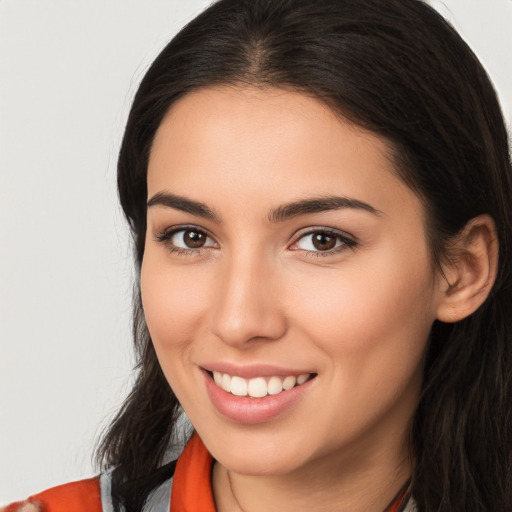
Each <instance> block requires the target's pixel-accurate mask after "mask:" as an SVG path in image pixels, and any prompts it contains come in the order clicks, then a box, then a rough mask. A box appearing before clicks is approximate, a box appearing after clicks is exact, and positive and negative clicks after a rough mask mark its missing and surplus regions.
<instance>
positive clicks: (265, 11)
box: [8, 0, 512, 512]
mask: <svg viewBox="0 0 512 512" xmlns="http://www.w3.org/2000/svg"><path fill="white" fill-rule="evenodd" d="M118 172H119V174H118V184H119V193H120V199H121V204H122V206H123V209H124V212H125V214H126V216H127V219H128V221H129V223H130V226H131V228H132V231H133V234H134V241H135V248H136V262H137V268H138V270H139V275H140V283H139V284H140V287H139V292H138V294H137V297H136V304H135V313H136V315H135V329H134V332H135V338H136V347H137V350H138V354H139V360H140V371H139V376H138V380H137V382H136V384H135V387H134V390H133V392H132V394H131V395H130V397H129V398H128V399H127V401H126V402H125V404H124V406H123V408H122V410H121V411H120V412H119V414H118V416H117V418H116V419H115V421H114V422H113V424H112V425H111V427H110V430H109V431H108V432H107V434H106V436H105V438H104V439H103V442H102V445H101V448H100V452H99V457H100V459H101V461H102V462H103V467H104V470H105V471H104V473H102V475H101V477H100V479H92V480H89V481H84V482H79V483H75V484H69V485H67V486H64V487H60V488H57V489H54V490H50V491H47V492H46V493H43V494H41V495H39V496H36V497H34V498H33V499H32V503H33V505H30V504H26V505H24V506H25V507H28V506H36V505H35V504H36V503H37V502H39V503H41V504H42V505H41V506H43V507H44V506H46V507H47V509H48V510H60V509H59V508H58V507H63V508H65V509H66V510H73V507H76V510H81V509H80V507H85V509H86V510H101V509H102V507H103V510H112V509H114V510H117V509H121V507H124V509H125V510H127V511H138V510H141V509H143V507H144V506H145V507H146V509H147V510H164V509H166V510H168V509H169V499H170V507H171V511H173V512H175V511H182V510H194V511H201V512H203V511H204V512H207V511H213V510H218V511H220V512H224V511H245V512H250V511H253V510H258V511H267V510H280V511H286V510H292V509H293V510H351V511H358V510H360V511H376V512H380V511H382V510H389V511H391V510H409V511H411V510H419V511H450V512H453V511H468V510H471V511H497V510H500V511H501V510H510V509H512V496H511V494H512V493H511V480H512V479H511V475H510V468H511V466H512V457H511V453H512V450H511V433H510V432H511V430H512V429H511V426H512V425H511V419H510V416H511V415H510V412H511V409H512V396H511V394H512V382H511V374H512V361H511V353H512V349H511V341H512V334H511V329H512V320H511V319H512V311H511V310H512V297H511V293H512V292H511V290H512V286H511V284H512V283H511V280H512V277H511V274H510V269H511V268H512V265H511V263H512V256H511V252H510V251H511V237H512V201H511V199H512V184H511V166H510V160H509V149H508V143H507V133H506V130H505V128H504V124H503V119H502V116H501V112H500V109H499V106H498V103H497V100H496V95H495V93H494V90H493V88H492V86H491V84H490V82H489V80H488V78H487V76H486V74H485V72H484V70H483V69H482V67H481V65H480V64H479V62H478V61H477V59H476V58H475V56H474V55H473V54H472V52H471V51H470V50H469V48H468V47H467V46H466V45H465V43H464V42H463V41H462V40H461V39H460V37H459V36H458V35H457V34H456V33H455V32H454V31H453V29H452V28H451V27H450V26H449V25H447V24H446V23H445V22H444V21H443V20H442V18H441V17H440V16H439V15H438V14H437V13H435V11H433V10H432V9H431V8H429V7H428V6H426V5H425V4H423V3H422V2H420V1H418V0H389V1H388V2H380V1H378V0H343V1H340V0H320V1H318V2H309V1H306V0H295V1H291V0H280V1H275V0H258V1H254V0H252V1H248V0H247V1H244V0H237V1H234V0H221V1H219V2H217V3H215V4H213V5H212V6H211V7H210V8H209V9H207V10H206V11H205V12H204V13H203V14H201V15H200V16H198V17H197V18H196V19H195V20H194V21H193V22H191V23H190V24H189V25H188V26H187V27H185V28H184V29H183V30H182V31H181V32H180V34H178V36H177V37H176V38H175V39H174V40H173V41H171V43H170V44H169V45H168V46H167V47H166V48H165V49H164V50H163V52H162V53H161V54H160V56H159V57H158V58H157V59H156V60H155V62H154V63H153V65H152V66H151V68H150V69H149V71H148V73H147V74H146V76H145V78H144V79H143V81H142V83H141V86H140V88H139V91H138V93H137V95H136V97H135V100H134V104H133V107H132V110H131V113H130V117H129V120H128V123H127V127H126V132H125V136H124V141H123V145H122V148H121V152H120V157H119V165H118ZM182 407H183V409H184V411H185V413H186V415H187V417H188V418H189V419H190V421H191V424H192V425H193V427H194V429H195V432H196V433H195V434H194V435H193V436H192V438H191V440H190V441H189V442H188V444H187V446H186V447H185V449H184V451H183V453H182V454H181V455H180V457H179V458H178V460H177V462H176V461H175V454H174V453H173V452H175V451H176V448H177V445H178V443H177V441H176V435H177V434H178V433H179V429H180V426H181V425H182V422H181V421H180V415H181V408H182ZM12 509H15V507H14V506H13V507H12ZM8 510H11V509H9V508H8Z"/></svg>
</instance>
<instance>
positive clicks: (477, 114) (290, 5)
mask: <svg viewBox="0 0 512 512" xmlns="http://www.w3.org/2000/svg"><path fill="white" fill-rule="evenodd" d="M216 85H234V86H240V85H242V86H243V85H248V86H253V87H262V88H265V87H273V88H276V87H277V88H281V89H284V90H292V91H298V92H302V93H304V94H307V95H309V96H312V97H314V98H317V99H318V100H319V101H322V102H324V103H325V104H326V105H328V106H329V107H330V108H331V109H332V110H333V111H335V112H336V113H339V114H340V115H342V116H343V117H344V118H345V119H348V120H349V121H351V122H353V123H355V124H356V125H358V126H360V127H362V128H364V129H366V130H369V131H371V132H373V133H375V134H376V135H378V136H380V137H382V138H383V139H384V140H386V141H387V142H388V143H389V145H390V147H391V148H392V151H393V157H394V162H395V169H396V172H397V174H398V176H399V177H400V178H401V179H402V180H403V181H404V182H405V183H406V184H407V185H408V186H409V187H410V188H411V189H412V190H413V191H414V192H415V193H416V194H417V195H418V196H419V198H420V199H421V201H422V203H423V205H424V207H425V211H426V232H427V238H428V244H429V248H430V253H431V258H432V262H433V264H434V265H436V266H437V267H438V268H439V269H440V268H441V266H442V264H443V261H444V258H445V257H446V255H447V253H448V250H449V247H450V241H452V240H454V239H455V238H456V236H457V234H458V233H460V232H461V230H462V229H463V228H464V226H465V225H466V223H467V222H468V221H469V220H470V219H472V218H474V217H476V216H478V215H480V214H483V213H487V214H489V215H490V216H492V218H493V219H494V221H495V223H496V229H497V235H498V241H499V269H498V275H497V279H496V282H495V284H494V286H493V288H492V291H491V293H490V295H489V297H488V298H487V300H486V301H485V302H484V304H483V305H482V306H481V307H480V308H479V309H478V310H477V311H476V312H475V313H473V314H472V315H470V316H469V317H467V318H465V319H464V320H461V321H459V322H456V323H442V322H439V321H436V322H435V323H434V325H433V328H432V332H431V336H430V340H429V345H428V347H427V359H426V365H425V370H424V378H423V387H422V392H421V396H420V398H419V403H418V406H417V409H416V411H415V415H414V419H413V425H412V429H411V434H410V451H411V457H412V460H413V467H414V472H413V475H412V493H413V496H414V498H415V500H416V502H417V505H418V509H419V511H420V512H468V511H470V512H484V511H485V512H490V511H493V512H494V511H500V512H503V511H511V510H512V490H511V489H512V171H511V161H510V153H509V143H508V137H507V131H506V128H505V125H504V121H503V116H502V113H501V110H500V107H499V104H498V101H497V98H496V93H495V90H494V88H493V86H492V83H491V81H490V79H489V77H488V76H487V74H486V72H485V70H484V69H483V67H482V65H481V64H480V62H479V61H478V59H477V58H476V57H475V55H474V54H473V52H472V51H471V49H470V48H469V47H468V46H467V44H466V43H465V42H464V41H463V40H462V39H461V37H460V36H459V35H458V34H457V32H456V31H455V30H454V29H453V27H452V26H451V25H450V24H449V23H448V22H446V21H445V20H444V19H443V18H442V17H441V16H440V15H439V14H438V13H437V12H436V11H435V10H434V9H432V8H431V7H429V6H428V5H427V4H425V3H424V2H423V1H421V0H315V1H311V0H220V1H217V2H215V3H213V4H212V5H211V6H210V7H209V8H208V9H206V10H205V11H204V12H203V13H201V14H200V15H199V16H197V17H196V18H195V19H194V20H192V21H191V22H190V23H189V24H188V25H186V26H185V27H184V28H183V29H182V30H181V31H180V32H179V33H178V35H176V37H174V39H172V41H171V42H170V43H169V44H168V45H167V46H166V47H165V48H164V49H163V50H162V52H161V53H160V54H159V55H158V57H157V58H156V59H155V61H154V62H153V64H152V65H151V66H150V68H149V70H148V71H147V73H146V75H145V76H144V78H143V80H142V82H141V84H140V87H139V89H138V91H137V93H136V95H135V99H134V101H133V106H132V108H131V111H130V114H129V118H128V121H127V125H126V130H125V133H124V138H123V142H122V146H121V150H120V154H119V161H118V188H119V197H120V201H121V205H122V208H123V210H124V213H125V216H126V218H127V220H128V223H129V226H130V228H131V232H132V235H133V241H134V248H135V261H136V267H137V271H138V272H140V266H141V262H142V259H143V257H144V240H145V233H146V201H147V185H146V174H147V165H148V157H149V153H150V151H151V145H152V141H153V138H154V136H155V132H156V131H157V129H158V127H159V125H160V123H161V122H162V119H163V117H164V116H165V114H166V113H167V112H168V110H169V109H170V108H171V107H172V105H173V104H174V102H176V101H177V100H178V99H179V98H181V97H183V96H184V95H185V94H187V93H189V92H191V91H194V90H197V89H200V88H205V87H211V86H216ZM133 334H134V340H135V349H136V354H137V358H138V359H137V360H138V364H137V368H136V372H137V374H136V375H137V376H136V381H135V384H134V386H133V389H132V391H131V393H130V395H129V396H128V398H127V399H126V401H125V402H124V404H123V405H122V407H121V409H120V410H119V412H118V414H117V416H116V417H115V418H114V420H113V421H112V423H111V425H110V427H109V428H108V430H107V431H106V432H105V434H104V436H103V438H102V440H101V442H100V444H99V449H98V454H97V455H98V460H99V461H100V463H101V465H102V467H103V468H114V469H113V478H114V485H113V492H114V497H115V501H116V503H117V505H118V506H119V505H123V506H124V507H125V509H126V511H127V512H135V511H139V510H141V508H142V505H143V503H144V501H145V500H146V498H147V496H148V494H149V493H150V491H151V490H152V489H153V488H155V487H156V486H157V485H158V484H159V483H161V482H162V481H163V480H165V479H166V478H168V477H169V475H170V474H171V472H172V464H163V462H164V455H165V453H166V451H167V450H168V449H169V446H170V445H171V444H172V439H173V433H174V432H175V430H176V428H177V420H178V417H179V415H180V410H181V408H180V404H179V403H178V401H177V399H176V397H175V395H174V394H173V391H172V389H171V388H170V387H169V384H168V383H167V381H166V379H165V377H164V375H163V373H162V371H161V369H160V366H159V364H158V361H157V358H156V355H155V351H154V349H153V345H152V342H151V339H150V335H149V333H148V330H147V327H146V324H145V320H144V315H143V311H142V307H141V301H140V292H139V288H138V284H137V283H136V286H135V297H134V328H133Z"/></svg>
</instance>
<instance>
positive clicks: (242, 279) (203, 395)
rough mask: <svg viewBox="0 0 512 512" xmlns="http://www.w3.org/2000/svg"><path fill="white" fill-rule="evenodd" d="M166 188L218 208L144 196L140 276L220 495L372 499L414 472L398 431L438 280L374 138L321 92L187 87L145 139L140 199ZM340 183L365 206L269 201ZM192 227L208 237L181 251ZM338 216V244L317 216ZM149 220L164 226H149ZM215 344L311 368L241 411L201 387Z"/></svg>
mask: <svg viewBox="0 0 512 512" xmlns="http://www.w3.org/2000/svg"><path fill="white" fill-rule="evenodd" d="M165 193H172V194H175V195H178V196H180V197H185V198H187V199H190V200H193V201H196V202H200V203H203V204H204V205H206V207H207V208H208V209H209V210H210V211H211V212H213V213H214V214H215V216H216V218H215V219H213V218H206V217H204V216H202V215H198V214H197V212H196V213H190V212H184V211H181V210H180V209H179V208H176V207H171V206H169V205H167V206H166V205H162V204H153V205H152V206H150V207H148V230H147V238H146V248H145V253H144V259H143V264H142V271H141V291H142V299H143V305H144V311H145V315H146V320H147V324H148V328H149V331H150V333H151V337H152V340H153V343H154V346H155V349H156V352H157V356H158V359H159V362H160V364H161V366H162V369H163V371H164V374H165V376H166V378H167V380H168V382H169V384H170V385H171V387H172V388H173V390H174V392H175V393H176V395H177V397H178V399H179V400H180V402H181V404H182V405H183V407H184V409H185V411H186V413H187V415H188V417H189V418H190V420H191V422H192V424H193V425H194V427H195V429H196V430H197V432H198V433H199V435H200V436H201V438H202V440H203V441H204V443H205V445H206V446H207V448H208V449H209V450H210V452H211V453H212V455H213V456H214V458H215V459H216V460H217V461H218V462H217V463H216V465H215V468H214V472H213V489H214V494H215V499H216V503H217V507H218V509H219V510H220V511H231V510H239V508H238V505H237V503H236V501H235V499H234V498H233V493H232V492H231V489H230V487H229V482H228V479H227V472H228V471H229V472H230V476H231V481H232V487H233V491H234V492H235V494H236V500H238V502H239V504H240V505H241V506H242V507H243V509H244V510H245V511H246V512H251V511H254V510H258V511H260V512H264V511H267V510H280V511H287V510H293V511H294V512H297V511H301V510H308V511H309V510H316V511H322V510H330V511H332V504H333V503H336V504H337V509H339V510H351V511H352V512H357V511H366V512H368V511H370V512H371V511H375V512H381V511H382V510H383V508H384V507H385V506H386V505H387V504H388V503H389V502H390V500H391V499H392V498H393V497H394V495H395V494H396V492H397V491H398V490H399V489H400V487H401V486H402V485H403V484H404V482H405V481H406V480H407V478H408V477H409V476H410V474H411V462H410V454H409V453H408V448H407V438H408V431H409V427H410V421H411V418H412V415H413V411H414V408H415V405H416V403H417V400H418V395H419V390H420V387H421V378H422V368H423V360H424V355H425V347H426V343H427V339H428V336H429V332H430V329H431V326H432V323H433V321H434V320H435V318H436V315H437V311H438V308H439V307H440V304H441V303H442V300H443V294H444V288H443V286H445V285H446V283H445V282H444V281H443V280H442V279H440V277H439V276H438V274H437V272H436V271H435V269H434V268H433V265H432V263H431V261H430V259H429V252H428V247H427V242H426V236H425V228H424V225H425V215H424V212H423V209H422V206H421V203H420V200H419V199H418V197H417V196H416V195H415V194H414V193H413V192H412V191H411V190H410V189H409V188H408V187H407V186H406V185H405V184H404V183H403V182H402V181H401V180H400V179H399V178H398V177H397V175H396V173H395V172H394V166H393V162H392V158H391V157H390V151H389V148H388V146H387V144H386V142H385V141H384V140H382V139H381V138H379V137H377V136H375V135H373V134H371V133H369V132H366V131H364V130H362V129H360V128H358V127H355V126H354V125H352V124H350V123H348V122H346V121H344V120H343V119H341V118H340V117H339V116H336V115H334V114H333V112H332V111H331V110H330V109H329V108H327V107H326V106H325V105H323V104H322V103H320V102H319V101H317V100H315V99H312V98H309V97H307V96H305V95H301V94H298V93H293V92H285V91H281V90H273V89H265V90H261V89H251V88H238V89H237V88H227V87H226V88H215V89H203V90H200V91H196V92H193V93H190V94H188V95H187V96H185V97H184V98H182V99H181V100H179V101H178V102H177V103H176V104H174V105H173V107H172V108H171V110H170V112H169V113H168V114H167V116H166V117H165V119H164V120H163V122H162V124H161V126H160V128H159V130H158V132H157V134H156V138H155V141H154V144H153V147H152V150H151V154H150V161H149V167H148V200H151V198H153V197H154V196H155V195H156V194H165ZM328 196H329V197H330V196H337V197H344V198H347V197H348V198H351V199H355V200H357V201H360V202H364V203H365V204H367V205H370V206H371V208H373V210H374V211H373V212H371V211H367V210H365V209H362V208H352V207H346V208H339V209H334V210H325V211H319V212H315V213H302V214H298V215H296V216H292V217H287V218H285V219H281V220H278V221H276V220H275V219H274V220H271V219H269V212H272V211H275V210H276V209H278V208H280V207H282V205H285V204H288V203H292V202H296V201H298V200H304V199H311V198H324V197H328ZM183 225H185V226H194V227H195V229H196V230H200V231H201V232H203V233H205V234H207V235H208V238H207V239H206V242H205V245H204V246H203V247H202V248H196V249H194V248H192V249H189V250H187V251H186V252H176V247H175V245H176V244H182V242H183V237H182V236H181V235H182V233H178V234H176V235H175V236H173V237H169V236H167V239H166V240H162V238H163V236H162V233H167V234H168V233H169V232H170V231H172V229H173V228H176V229H178V228H180V227H181V226H183ZM311 228H314V231H316V232H321V231H322V230H323V231H325V229H328V230H336V231H337V232H340V233H341V235H343V236H345V237H347V238H348V239H349V240H352V241H354V242H355V244H354V245H353V246H352V245H351V244H350V243H347V244H344V243H343V239H338V238H335V240H336V244H337V247H336V248H334V249H333V250H324V251H319V250H317V249H316V248H315V247H314V246H313V245H312V243H311V235H307V233H310V232H311V231H312V229H311ZM159 237H160V239H159ZM211 361H228V362H231V363H234V364H239V365H245V364H249V363H262V364H277V365H280V366H284V367H285V368H306V369H308V370H309V371H312V372H315V373H316V377H315V379H314V381H313V382H312V383H311V385H310V387H309V389H308V390H307V392H306V393H305V394H304V396H302V397H301V399H300V400H299V401H298V402H297V403H295V404H294V405H293V406H292V407H291V408H288V409H287V410H286V411H285V412H284V413H283V414H281V415H279V416H278V417H277V418H275V419H273V420H271V421H267V422H263V423H258V424H255V425H247V424H242V423H237V422H234V421H231V420H229V419H227V418H226V417H224V416H223V415H222V414H220V413H219V412H218V411H217V409H216V408H215V407H214V406H213V404H212V403H211V401H210V399H209V397H208V394H207V392H206V389H205V384H204V375H203V373H202V371H201V369H200V367H201V366H202V365H205V364H206V363H208V362H211Z"/></svg>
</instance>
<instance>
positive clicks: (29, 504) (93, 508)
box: [1, 477, 102, 512]
mask: <svg viewBox="0 0 512 512" xmlns="http://www.w3.org/2000/svg"><path fill="white" fill-rule="evenodd" d="M1 510H2V512H101V511H102V506H101V492H100V482H99V478H98V477H96V478H89V479H87V480H79V481H77V482H70V483H68V484H64V485H59V486H57V487H52V488H51V489H48V490H46V491H43V492H41V493H39V494H35V495H33V496H31V497H30V498H28V500H26V501H21V502H17V503H12V504H11V505H8V506H7V507H5V508H4V509H1Z"/></svg>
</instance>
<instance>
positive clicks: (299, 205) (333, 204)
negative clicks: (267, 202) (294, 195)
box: [268, 196, 382, 222]
mask: <svg viewBox="0 0 512 512" xmlns="http://www.w3.org/2000/svg"><path fill="white" fill-rule="evenodd" d="M343 208H352V209H356V210H363V211H366V212H369V213H371V214H373V215H377V216H380V215H382V212H381V211H380V210H377V209H376V208H374V207H373V206H371V205H369V204H368V203H365V202H363V201H359V200H358V199H352V198H350V197H339V196H327V197H318V198H311V199H304V200H301V201H294V202H293V203H288V204H285V205H282V206H279V207H278V208H276V209H275V210H272V211H271V212H270V213H269V216H268V218H269V220H270V221H271V222H282V221H284V220H286V219H290V218H292V217H298V216H299V215H307V214H309V213H321V212H325V211H330V210H341V209H343Z"/></svg>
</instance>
